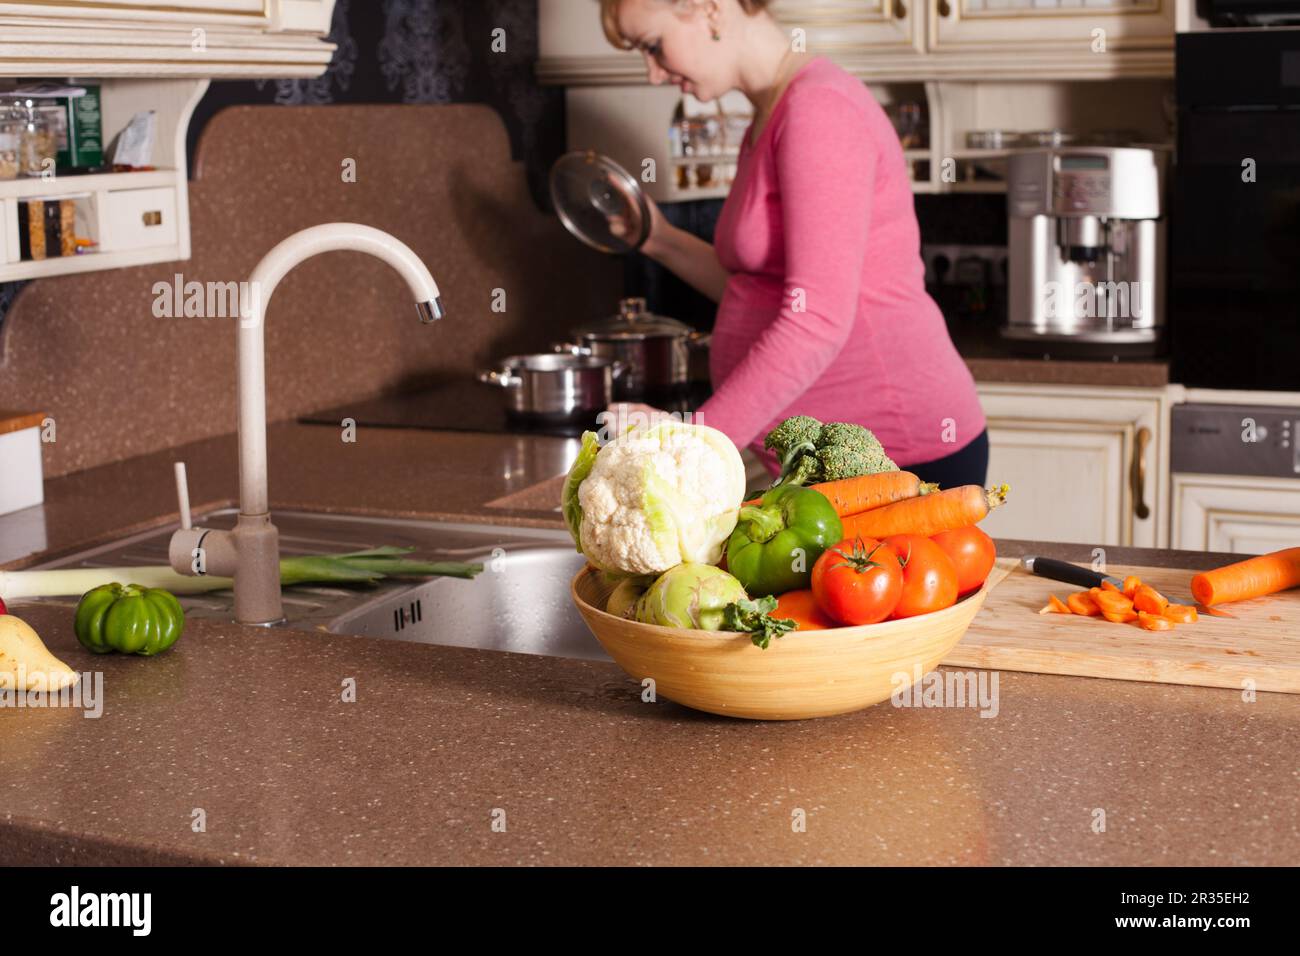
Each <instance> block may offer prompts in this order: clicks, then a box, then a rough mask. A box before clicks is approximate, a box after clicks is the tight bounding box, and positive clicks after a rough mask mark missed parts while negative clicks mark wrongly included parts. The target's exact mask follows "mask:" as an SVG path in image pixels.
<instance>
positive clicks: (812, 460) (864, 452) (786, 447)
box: [763, 415, 898, 487]
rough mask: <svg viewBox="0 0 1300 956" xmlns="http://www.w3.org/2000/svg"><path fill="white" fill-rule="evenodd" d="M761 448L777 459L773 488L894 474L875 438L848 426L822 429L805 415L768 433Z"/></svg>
mask: <svg viewBox="0 0 1300 956" xmlns="http://www.w3.org/2000/svg"><path fill="white" fill-rule="evenodd" d="M763 446H764V447H765V448H769V449H771V450H772V451H774V452H776V454H777V455H778V456H779V457H780V459H781V474H780V476H779V477H778V478H777V480H776V481H775V482H774V483H773V487H776V486H777V485H808V484H814V483H816V482H819V481H836V480H838V479H840V478H856V477H858V476H859V475H870V474H875V473H876V472H881V471H897V470H898V466H897V465H896V464H894V462H893V461H892V460H890V458H889V456H888V455H886V454H885V449H884V447H883V446H882V445H881V444H880V442H879V441H878V440H877V439H876V436H875V435H873V434H871V432H869V431H868V430H867V429H865V428H863V427H862V426H861V425H857V424H854V423H852V422H828V423H827V424H825V425H823V424H822V423H821V422H819V421H818V420H817V419H815V418H812V417H810V416H808V415H796V416H794V417H793V418H787V419H786V420H785V421H783V422H781V424H779V425H778V426H777V427H776V428H774V429H772V430H771V431H770V432H768V434H767V438H765V439H764V441H763Z"/></svg>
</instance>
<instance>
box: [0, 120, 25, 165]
mask: <svg viewBox="0 0 1300 956" xmlns="http://www.w3.org/2000/svg"><path fill="white" fill-rule="evenodd" d="M21 141H22V125H21V124H20V123H19V122H18V120H17V119H16V118H14V117H12V116H10V115H9V110H8V108H7V107H5V106H4V105H3V104H0V181H3V180H8V179H17V178H18V144H19V143H20V142H21Z"/></svg>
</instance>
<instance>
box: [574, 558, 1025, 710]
mask: <svg viewBox="0 0 1300 956" xmlns="http://www.w3.org/2000/svg"><path fill="white" fill-rule="evenodd" d="M1006 574H1007V569H1006V568H1005V567H994V569H993V570H992V571H991V572H990V573H989V577H988V580H986V581H985V582H984V586H983V587H982V588H980V589H979V590H978V591H976V592H975V593H974V594H970V595H968V596H967V597H965V598H963V599H962V600H960V601H958V602H957V603H956V604H954V605H953V606H952V607H949V608H945V609H944V610H942V611H935V612H933V613H931V614H922V615H919V616H917V617H909V618H903V619H902V620H898V621H883V622H881V623H880V624H864V625H859V626H857V627H837V628H831V629H828V630H823V631H791V632H789V633H787V634H786V635H784V636H783V637H780V638H776V639H774V640H773V641H772V643H771V645H770V646H769V647H768V648H767V650H762V649H760V648H758V647H755V646H754V643H753V642H752V641H751V640H750V639H749V635H747V634H733V633H729V632H719V631H693V630H690V629H688V628H681V627H660V626H658V625H655V624H641V623H639V622H637V621H628V620H624V619H623V618H620V617H615V616H614V615H612V614H608V613H606V612H605V610H604V607H605V604H606V601H607V600H608V598H609V594H610V592H611V591H612V590H613V589H614V588H613V586H612V585H608V584H605V583H604V582H603V581H601V578H600V573H599V572H598V571H596V570H595V569H594V568H592V567H591V566H590V565H588V566H587V567H585V568H583V569H582V570H581V571H579V572H578V574H577V575H576V576H575V577H574V579H573V583H572V584H571V585H570V590H571V591H572V593H573V602H574V604H576V605H577V607H578V611H579V613H580V614H582V617H583V620H585V621H586V622H587V626H588V627H589V628H591V632H592V633H593V634H594V635H596V640H598V641H600V643H601V646H602V647H604V648H605V651H606V652H607V653H608V654H609V656H610V657H612V658H614V661H615V663H617V664H618V666H619V667H621V668H623V670H624V671H626V672H627V674H628V676H630V677H632V678H633V679H634V680H637V681H643V680H645V678H647V677H649V678H653V680H654V682H655V694H656V695H659V694H662V695H663V696H665V697H667V698H669V699H670V700H674V701H676V702H677V703H679V704H684V705H686V706H687V707H693V708H695V709H696V710H704V711H708V712H709V713H711V714H722V715H724V716H728V717H748V718H751V719H754V720H802V719H804V718H807V717H830V716H833V715H835V714H847V713H849V712H851V711H855V710H861V709H862V708H863V707H870V706H871V705H872V704H878V703H880V702H881V701H882V700H888V699H889V697H890V696H891V695H892V694H893V693H894V691H895V690H898V689H901V688H902V687H904V686H910V685H911V684H912V683H913V682H914V681H915V680H916V679H917V678H918V677H919V676H920V675H923V674H925V673H927V672H929V671H930V670H933V669H934V667H935V666H936V665H937V664H938V663H939V661H941V660H942V659H943V658H944V656H945V655H947V653H948V652H949V651H950V650H952V648H953V646H954V645H956V643H957V642H958V641H960V640H961V637H962V635H963V634H965V633H966V628H967V627H968V626H970V622H971V620H972V619H973V618H974V617H975V615H976V613H978V611H979V609H980V608H981V607H982V606H983V604H984V599H985V597H986V596H987V595H988V593H989V591H990V590H992V589H993V587H994V586H995V585H996V584H997V583H998V582H999V581H1001V580H1002V578H1003V577H1005V576H1006ZM918 668H919V669H918ZM896 674H902V675H905V677H904V678H902V679H901V680H902V683H900V679H896V678H895V675H896Z"/></svg>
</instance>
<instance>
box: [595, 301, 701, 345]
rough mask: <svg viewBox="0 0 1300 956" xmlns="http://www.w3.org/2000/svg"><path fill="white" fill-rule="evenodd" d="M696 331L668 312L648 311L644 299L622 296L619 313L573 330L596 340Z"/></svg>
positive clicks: (644, 337)
mask: <svg viewBox="0 0 1300 956" xmlns="http://www.w3.org/2000/svg"><path fill="white" fill-rule="evenodd" d="M694 331H695V330H694V329H693V328H691V327H690V326H689V325H687V324H686V323H685V322H679V321H678V320H677V319H670V318H669V317H668V316H666V315H655V314H654V313H653V312H647V311H646V307H645V299H642V298H631V299H620V300H619V302H618V313H617V314H615V315H611V316H607V317H606V318H603V319H597V320H596V321H594V322H590V323H588V324H586V325H582V326H579V327H578V328H576V329H574V330H573V334H574V335H575V336H577V337H579V338H596V339H602V340H607V339H647V338H657V337H659V336H665V335H667V336H673V337H678V336H685V335H691V334H692V333H693V332H694Z"/></svg>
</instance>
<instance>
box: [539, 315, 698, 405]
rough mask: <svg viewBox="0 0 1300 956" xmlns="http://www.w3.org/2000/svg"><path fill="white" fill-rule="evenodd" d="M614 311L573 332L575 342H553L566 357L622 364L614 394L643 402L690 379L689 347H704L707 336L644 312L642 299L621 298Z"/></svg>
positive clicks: (680, 387) (680, 324) (688, 381)
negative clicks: (593, 358) (624, 366)
mask: <svg viewBox="0 0 1300 956" xmlns="http://www.w3.org/2000/svg"><path fill="white" fill-rule="evenodd" d="M618 307H619V308H618V314H617V315H614V316H610V317H609V318H606V319H601V320H600V321H598V322H593V323H591V324H590V325H585V326H581V327H579V328H576V329H574V330H573V336H574V338H575V339H576V340H577V341H575V342H565V343H562V344H559V345H556V346H555V350H556V351H557V352H562V353H567V354H569V355H579V356H581V355H590V356H595V357H604V358H608V359H612V360H615V361H618V362H622V363H623V364H624V365H626V366H627V371H626V372H625V373H624V374H623V376H622V377H621V378H619V379H618V380H617V381H616V382H615V383H614V398H615V399H616V400H619V401H628V400H631V401H643V400H647V399H652V398H660V397H663V396H665V395H668V394H671V393H672V392H674V391H680V390H682V389H684V388H685V387H686V386H687V385H688V384H689V383H690V380H691V378H690V371H691V350H692V349H694V348H707V347H708V344H709V338H710V336H709V334H708V333H707V332H697V331H696V330H695V329H693V328H691V327H690V326H689V325H687V324H686V323H685V322H679V321H677V320H676V319H670V318H667V317H666V316H662V315H655V314H653V313H651V312H647V311H646V304H645V299H640V298H631V299H622V300H620V301H619V304H618Z"/></svg>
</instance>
